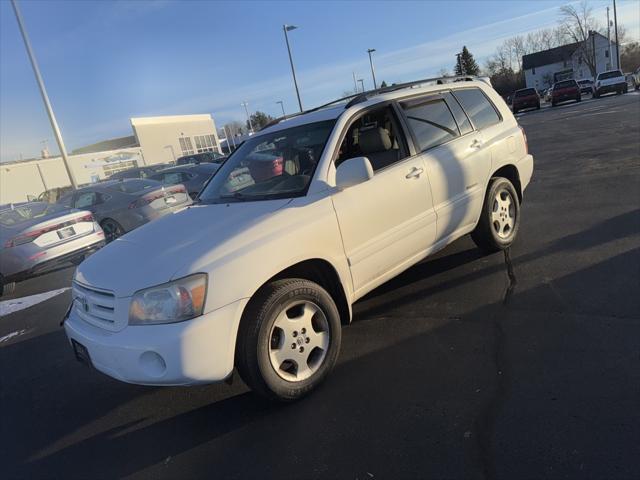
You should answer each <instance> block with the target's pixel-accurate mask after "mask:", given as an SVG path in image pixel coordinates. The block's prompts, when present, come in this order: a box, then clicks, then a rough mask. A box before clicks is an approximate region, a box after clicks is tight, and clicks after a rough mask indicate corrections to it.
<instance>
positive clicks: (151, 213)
mask: <svg viewBox="0 0 640 480" xmlns="http://www.w3.org/2000/svg"><path fill="white" fill-rule="evenodd" d="M58 203H59V204H61V205H65V206H67V207H74V208H78V209H83V210H89V211H91V212H92V213H93V215H94V217H95V218H96V221H98V222H99V223H100V226H101V227H102V229H103V230H104V234H105V240H106V241H107V243H108V242H111V241H113V240H115V239H116V238H118V237H120V236H122V235H124V234H125V233H127V232H130V231H131V230H134V229H135V228H137V227H139V226H141V225H144V224H145V223H147V222H150V221H151V220H155V219H156V218H159V217H162V216H164V215H167V214H169V213H172V212H175V211H176V210H179V209H181V208H182V207H185V206H187V205H190V204H191V199H190V198H189V195H188V194H187V190H186V188H185V187H184V185H173V186H171V187H169V188H166V187H165V186H164V185H162V183H160V182H158V181H156V180H149V179H138V180H136V179H124V180H114V181H109V182H102V183H96V184H94V185H90V186H88V187H85V188H81V189H79V190H76V191H75V192H73V193H71V194H69V195H67V196H66V197H63V198H61V199H60V200H58Z"/></svg>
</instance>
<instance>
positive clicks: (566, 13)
mask: <svg viewBox="0 0 640 480" xmlns="http://www.w3.org/2000/svg"><path fill="white" fill-rule="evenodd" d="M560 28H561V30H562V33H563V35H564V37H565V38H566V39H567V40H569V41H570V42H573V43H579V44H580V47H579V54H580V56H581V57H582V61H583V62H584V63H585V64H586V65H587V66H588V67H589V70H591V75H592V76H594V77H595V76H596V59H595V51H594V49H593V45H591V44H590V43H591V42H589V39H590V37H591V32H593V31H598V30H600V28H599V25H598V22H597V21H596V19H595V17H594V16H593V9H592V8H591V7H590V6H589V4H588V3H587V1H586V0H582V1H581V2H580V3H579V4H578V5H572V4H569V5H563V6H562V7H560Z"/></svg>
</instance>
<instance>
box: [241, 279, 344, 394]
mask: <svg viewBox="0 0 640 480" xmlns="http://www.w3.org/2000/svg"><path fill="white" fill-rule="evenodd" d="M341 334H342V329H341V324H340V315H339V313H338V309H337V307H336V304H335V302H334V301H333V299H332V298H331V296H330V295H329V294H328V293H327V291H326V290H325V289H324V288H322V287H321V286H320V285H318V284H316V283H314V282H311V281H309V280H303V279H296V278H294V279H285V280H277V281H275V282H271V283H269V284H267V285H266V286H265V287H263V288H262V289H261V290H260V291H258V293H257V294H256V295H255V296H254V298H252V299H251V301H250V302H249V304H248V305H247V308H246V310H245V312H244V314H243V317H242V321H241V323H240V328H239V331H238V337H237V338H238V340H237V341H238V345H237V348H236V366H237V367H238V371H239V373H240V376H241V377H242V379H243V380H244V381H245V383H246V384H247V385H248V386H249V387H250V388H251V389H252V390H253V391H255V392H256V393H258V394H260V395H262V396H264V397H267V398H270V399H273V400H279V401H285V402H287V401H294V400H297V399H299V398H301V397H303V396H305V395H306V394H308V393H309V392H311V391H312V390H314V389H315V388H316V387H317V386H318V385H319V384H320V383H322V381H323V380H324V379H325V378H326V376H327V375H328V374H329V372H330V371H331V369H332V368H333V366H334V364H335V362H336V359H337V358H338V353H339V352H340V342H341Z"/></svg>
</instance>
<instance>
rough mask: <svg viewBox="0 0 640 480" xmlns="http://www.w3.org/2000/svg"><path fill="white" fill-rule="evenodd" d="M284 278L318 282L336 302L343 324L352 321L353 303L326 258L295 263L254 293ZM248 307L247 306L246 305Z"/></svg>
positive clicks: (336, 272)
mask: <svg viewBox="0 0 640 480" xmlns="http://www.w3.org/2000/svg"><path fill="white" fill-rule="evenodd" d="M284 278H302V279H305V280H309V281H311V282H314V283H317V284H318V285H320V286H321V287H322V288H324V289H325V290H326V291H327V292H328V293H329V295H331V298H333V301H334V302H335V303H336V307H337V308H338V313H339V314H340V321H341V323H342V324H343V325H346V324H349V323H350V322H351V304H350V303H349V300H348V299H347V293H346V291H345V288H344V285H343V284H342V281H341V279H340V275H339V274H338V271H337V270H336V269H335V267H334V266H333V265H332V264H331V263H330V262H328V261H327V260H325V259H321V258H311V259H308V260H303V261H300V262H298V263H295V264H293V265H291V266H289V267H287V268H285V269H283V270H281V271H280V272H278V273H276V274H275V275H273V276H272V277H270V278H269V279H268V280H266V281H265V282H264V283H263V284H262V285H260V287H259V288H258V289H256V291H255V292H254V294H253V295H252V297H253V296H255V294H256V293H257V292H259V291H260V290H261V289H262V288H263V287H264V286H265V285H267V284H269V283H271V282H273V281H275V280H282V279H284ZM245 309H246V307H245Z"/></svg>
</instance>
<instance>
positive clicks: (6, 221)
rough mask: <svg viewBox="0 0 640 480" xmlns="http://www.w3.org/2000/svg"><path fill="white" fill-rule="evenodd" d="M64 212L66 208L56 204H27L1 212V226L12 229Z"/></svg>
mask: <svg viewBox="0 0 640 480" xmlns="http://www.w3.org/2000/svg"><path fill="white" fill-rule="evenodd" d="M62 210H65V207H63V206H62V205H57V204H55V203H42V202H35V203H27V204H24V205H20V206H18V207H13V208H8V209H7V210H2V211H0V225H3V226H5V227H12V226H14V225H19V224H21V223H24V222H26V221H29V220H33V219H34V218H40V217H44V216H45V215H49V214H50V213H55V212H60V211H62Z"/></svg>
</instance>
